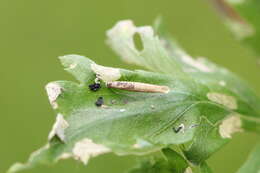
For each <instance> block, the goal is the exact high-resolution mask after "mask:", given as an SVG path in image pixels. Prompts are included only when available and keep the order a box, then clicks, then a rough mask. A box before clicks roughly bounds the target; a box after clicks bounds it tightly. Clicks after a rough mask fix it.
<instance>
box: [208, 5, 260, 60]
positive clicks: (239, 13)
mask: <svg viewBox="0 0 260 173" xmlns="http://www.w3.org/2000/svg"><path fill="white" fill-rule="evenodd" d="M211 1H212V2H213V3H214V4H215V5H216V7H218V9H219V11H220V13H221V14H222V15H223V17H224V18H223V19H224V21H225V23H226V24H227V25H228V26H229V28H230V29H231V30H232V31H233V32H234V34H235V36H236V38H237V39H238V40H240V41H242V42H243V43H245V44H246V45H247V46H248V47H250V48H252V49H253V50H254V51H255V52H256V53H257V55H258V57H259V55H260V20H259V18H260V1H259V0H211Z"/></svg>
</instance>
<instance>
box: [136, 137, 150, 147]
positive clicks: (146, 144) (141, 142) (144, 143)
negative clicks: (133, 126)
mask: <svg viewBox="0 0 260 173" xmlns="http://www.w3.org/2000/svg"><path fill="white" fill-rule="evenodd" d="M150 146H152V144H151V143H149V142H147V141H145V140H143V139H138V140H137V141H136V143H135V144H134V145H133V148H136V149H141V148H145V147H150Z"/></svg>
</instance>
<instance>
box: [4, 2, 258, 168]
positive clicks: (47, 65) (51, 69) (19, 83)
mask: <svg viewBox="0 0 260 173" xmlns="http://www.w3.org/2000/svg"><path fill="white" fill-rule="evenodd" d="M158 15H162V16H163V17H164V19H165V22H166V23H167V24H168V29H169V31H170V32H171V33H172V34H173V35H174V36H175V38H176V39H177V40H178V41H179V43H180V44H181V45H182V46H183V47H184V48H185V49H186V50H187V51H188V52H189V53H190V54H191V55H193V56H205V57H208V58H210V59H211V60H213V61H215V62H216V63H218V64H221V65H223V66H226V67H227V68H229V69H230V70H232V71H234V72H235V73H237V74H238V75H240V76H241V77H242V78H244V79H246V80H247V81H248V82H249V84H250V85H251V86H252V87H253V88H254V89H255V90H256V91H257V93H258V95H260V80H259V69H258V68H259V66H257V64H256V59H255V58H254V55H253V53H252V52H250V51H249V50H247V49H245V48H243V47H242V46H241V45H240V44H239V43H237V42H236V41H235V40H234V39H233V37H232V34H231V33H230V32H229V31H228V29H227V28H225V26H224V25H223V24H222V23H221V20H220V18H219V17H218V15H217V14H216V13H215V11H214V10H213V8H212V7H211V6H210V5H209V4H208V3H207V1H206V0H195V1H187V0H162V1H158V0H157V1H153V0H63V1H59V0H44V1H40V0H1V1H0V57H1V67H0V77H1V79H0V81H1V82H0V83H1V84H0V122H1V125H0V133H1V139H0V140H1V142H0V172H5V171H6V170H7V168H8V167H9V166H10V165H11V164H12V163H13V162H16V161H23V162H24V161H25V160H26V159H27V158H28V156H29V154H30V153H31V152H32V151H34V150H35V149H37V148H39V147H40V146H42V145H43V144H45V143H46V138H47V135H48V132H49V130H50V129H51V127H52V124H53V122H54V120H55V114H54V112H53V111H52V109H51V107H50V105H49V103H48V100H47V97H46V94H45V90H44V86H45V84H47V83H48V82H49V81H53V80H60V79H65V80H71V79H72V77H71V76H70V75H68V74H67V73H66V72H65V71H63V69H62V67H61V65H60V64H59V62H58V59H57V57H58V56H61V55H65V54H72V53H73V54H81V55H85V56H87V57H89V58H92V59H93V60H95V61H96V62H97V63H99V64H103V65H107V66H115V67H125V68H133V67H131V66H128V65H126V64H123V63H122V62H121V61H120V60H119V59H118V57H117V56H116V55H115V54H114V53H113V52H112V51H111V50H110V49H109V47H107V46H106V45H105V43H104V40H105V31H106V30H107V29H109V28H111V27H112V26H113V25H114V24H115V22H117V21H118V20H121V19H133V20H134V21H135V23H136V24H137V25H148V24H152V22H153V20H154V19H155V18H156V16H158ZM257 140H259V138H258V139H257V137H256V136H255V135H254V134H238V135H236V136H235V137H234V140H233V141H232V142H231V143H229V144H228V145H226V146H225V147H224V148H223V149H221V150H220V151H219V152H218V153H217V154H215V155H214V156H213V157H212V158H211V159H210V160H209V164H210V165H211V166H212V168H213V169H214V170H215V171H216V172H217V173H232V172H234V171H235V170H236V169H237V168H238V167H239V165H241V164H242V163H243V161H244V160H245V159H246V157H247V154H248V152H249V151H250V148H251V147H252V146H253V145H254V144H255V142H256V141H257ZM134 162H135V157H133V156H128V157H126V156H125V157H118V156H115V155H112V154H108V155H104V156H100V157H98V158H95V159H92V160H91V161H90V163H89V165H87V166H84V165H82V164H81V163H78V162H76V161H73V160H67V161H61V162H59V163H58V164H56V165H54V166H42V167H38V168H35V169H33V170H29V171H24V172H29V173H46V172H48V173H58V172H62V173H83V172H84V173H104V172H106V173H122V172H123V170H125V169H126V168H129V167H131V166H132V165H133V164H134Z"/></svg>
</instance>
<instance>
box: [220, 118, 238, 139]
mask: <svg viewBox="0 0 260 173" xmlns="http://www.w3.org/2000/svg"><path fill="white" fill-rule="evenodd" d="M241 126H242V121H241V119H240V117H239V116H237V115H231V116H229V117H228V118H227V119H225V120H223V121H222V123H221V124H220V126H219V134H220V135H221V137H223V138H231V135H232V134H233V133H236V132H241V131H243V130H242V128H241Z"/></svg>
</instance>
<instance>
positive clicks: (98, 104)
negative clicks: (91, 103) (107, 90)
mask: <svg viewBox="0 0 260 173" xmlns="http://www.w3.org/2000/svg"><path fill="white" fill-rule="evenodd" d="M103 104H104V99H103V97H99V98H98V99H97V101H96V102H95V105H96V106H98V107H100V106H102V105H103Z"/></svg>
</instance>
